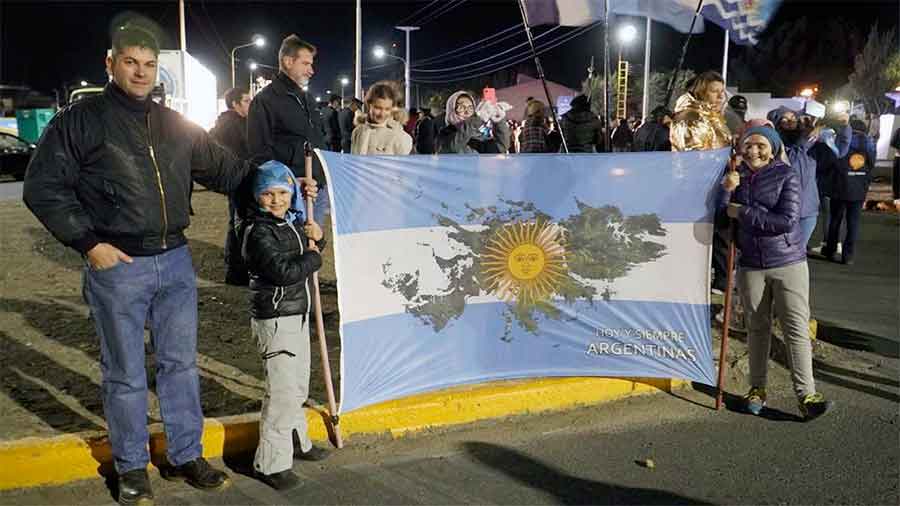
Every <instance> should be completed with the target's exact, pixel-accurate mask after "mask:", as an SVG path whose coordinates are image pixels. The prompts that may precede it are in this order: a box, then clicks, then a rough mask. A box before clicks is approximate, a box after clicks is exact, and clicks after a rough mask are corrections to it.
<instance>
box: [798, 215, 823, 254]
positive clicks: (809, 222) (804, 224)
mask: <svg viewBox="0 0 900 506" xmlns="http://www.w3.org/2000/svg"><path fill="white" fill-rule="evenodd" d="M818 219H819V217H818V216H816V215H813V216H807V217H806V218H800V228H801V229H803V248H804V249H805V248H807V247H809V238H810V237H812V235H813V231H814V230H815V229H816V221H817V220H818Z"/></svg>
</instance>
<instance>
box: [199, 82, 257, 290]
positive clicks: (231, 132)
mask: <svg viewBox="0 0 900 506" xmlns="http://www.w3.org/2000/svg"><path fill="white" fill-rule="evenodd" d="M225 104H226V105H227V106H228V110H226V111H225V112H223V113H222V114H220V115H219V117H218V118H217V119H216V124H215V126H214V127H213V128H212V130H210V131H209V135H210V136H212V138H213V139H215V141H216V142H218V143H219V144H221V145H222V146H223V147H225V148H226V149H228V150H229V151H231V152H232V153H233V154H234V155H235V156H236V157H238V158H240V159H242V160H246V159H247V158H249V157H250V150H249V148H248V147H247V114H248V113H249V111H250V93H248V92H247V90H245V89H243V88H232V89H230V90H228V91H227V92H225ZM239 209H240V206H239V205H238V202H237V200H236V196H235V195H234V194H231V195H229V196H228V230H227V231H226V232H225V283H227V284H229V285H235V286H247V283H248V282H249V278H248V276H247V267H246V266H245V265H244V260H243V258H241V241H240V239H239V237H240V234H239V233H238V230H239V229H240V226H241V216H240V215H239V214H240V213H239V212H238V211H239Z"/></svg>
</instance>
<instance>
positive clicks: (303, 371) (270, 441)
mask: <svg viewBox="0 0 900 506" xmlns="http://www.w3.org/2000/svg"><path fill="white" fill-rule="evenodd" d="M250 329H251V330H252V331H253V337H254V338H256V345H257V347H258V349H259V353H260V354H261V355H262V359H263V365H264V366H265V370H266V394H265V397H264V398H263V403H262V412H261V414H260V419H259V447H257V449H256V457H255V458H254V460H253V466H254V468H255V469H256V470H257V471H258V472H260V473H263V474H273V473H279V472H281V471H286V470H288V469H290V468H291V467H293V464H294V443H293V440H292V432H293V431H295V430H296V431H297V435H298V436H300V447H301V449H302V450H303V451H304V452H307V451H309V450H310V448H312V441H310V439H309V434H308V433H307V426H306V412H305V411H304V409H303V403H304V402H306V398H307V395H309V319H308V318H307V317H306V316H304V315H295V316H282V317H280V318H271V319H266V320H257V319H255V318H251V319H250Z"/></svg>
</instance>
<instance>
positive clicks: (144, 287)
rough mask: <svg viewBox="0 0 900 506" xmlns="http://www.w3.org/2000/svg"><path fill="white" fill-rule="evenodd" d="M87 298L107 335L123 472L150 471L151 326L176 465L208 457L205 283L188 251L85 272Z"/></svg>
mask: <svg viewBox="0 0 900 506" xmlns="http://www.w3.org/2000/svg"><path fill="white" fill-rule="evenodd" d="M83 291H84V298H85V300H86V301H87V303H88V305H89V306H90V308H91V314H92V315H93V318H94V323H95V325H96V328H97V334H98V335H99V336H100V371H101V373H102V375H103V382H102V387H101V389H102V395H103V409H104V413H105V415H106V423H107V424H108V426H109V440H110V444H111V446H112V455H113V459H114V461H115V466H116V470H117V471H118V472H119V473H120V474H121V473H124V472H127V471H130V470H132V469H143V468H146V467H147V464H148V463H149V462H150V454H149V451H148V450H147V443H148V439H149V433H148V431H147V372H146V370H145V368H144V325H145V324H146V323H149V326H150V339H151V341H152V345H153V350H154V353H155V356H156V357H155V358H156V394H157V395H158V396H159V406H160V411H161V415H162V419H163V425H164V426H165V431H166V446H167V450H166V451H167V456H168V460H169V463H170V464H172V465H176V466H177V465H181V464H184V463H185V462H189V461H191V460H194V459H196V458H197V457H200V456H201V454H202V447H201V444H200V437H201V435H202V433H203V412H202V410H201V408H200V383H199V378H198V374H197V361H196V359H197V283H196V278H195V274H194V267H193V265H192V264H191V253H190V251H189V250H188V247H187V246H182V247H180V248H177V249H174V250H171V251H167V252H165V253H161V254H159V255H155V256H146V257H134V263H132V264H127V263H124V262H120V263H118V264H117V265H115V266H113V267H111V268H109V269H104V270H102V271H97V270H94V269H93V268H91V267H90V266H86V267H85V270H84V288H83Z"/></svg>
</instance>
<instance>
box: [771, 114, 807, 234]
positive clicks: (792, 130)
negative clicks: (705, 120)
mask: <svg viewBox="0 0 900 506" xmlns="http://www.w3.org/2000/svg"><path fill="white" fill-rule="evenodd" d="M766 118H767V119H768V120H769V121H771V122H772V124H774V125H775V130H776V131H777V132H778V135H780V136H781V140H782V141H783V143H784V149H785V152H786V153H787V157H788V160H789V163H790V165H791V167H793V168H794V170H797V171H798V172H799V174H800V198H801V202H800V228H801V229H802V230H803V246H804V248H805V247H806V246H807V244H808V243H809V238H810V237H812V234H813V231H814V230H815V228H816V222H817V221H818V215H819V189H818V187H817V186H816V160H815V159H814V158H813V157H812V156H811V155H810V154H809V148H810V147H812V145H813V141H814V139H815V137H816V135H817V134H818V130H816V129H815V118H813V117H812V116H806V115H802V114H800V112H799V111H795V110H793V109H790V108H788V107H784V106H781V107H779V108H777V109H773V110H771V111H769V113H768V114H766ZM814 130H815V131H814Z"/></svg>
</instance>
